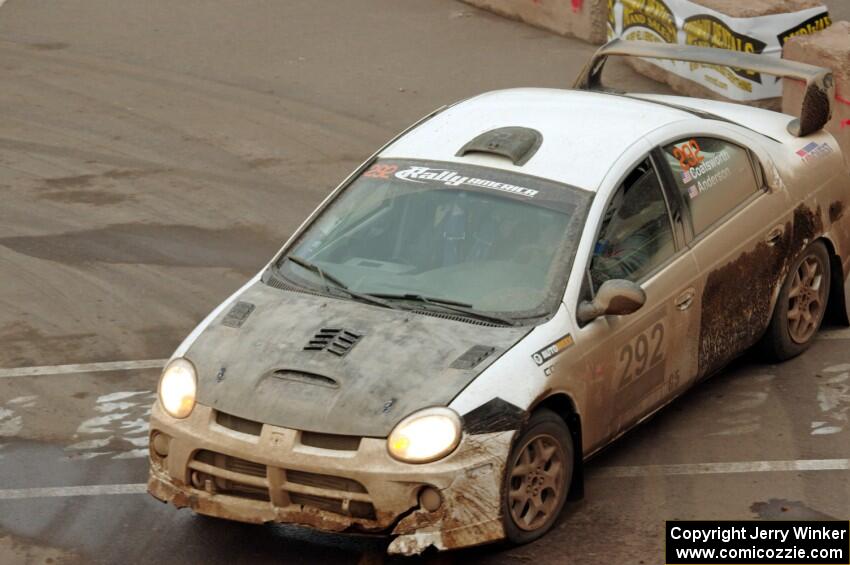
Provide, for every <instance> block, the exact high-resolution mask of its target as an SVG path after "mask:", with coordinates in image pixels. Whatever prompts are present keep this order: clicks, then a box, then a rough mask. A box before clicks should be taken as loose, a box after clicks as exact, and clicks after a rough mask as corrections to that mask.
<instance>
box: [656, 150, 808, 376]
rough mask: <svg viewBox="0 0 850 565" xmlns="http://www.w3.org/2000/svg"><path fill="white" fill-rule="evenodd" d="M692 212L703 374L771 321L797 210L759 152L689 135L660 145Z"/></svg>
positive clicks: (674, 183)
mask: <svg viewBox="0 0 850 565" xmlns="http://www.w3.org/2000/svg"><path fill="white" fill-rule="evenodd" d="M657 155H658V156H657V159H658V161H659V162H661V163H663V165H662V169H663V170H662V175H664V176H666V177H667V182H668V183H669V184H670V185H672V186H674V187H675V191H676V192H678V194H679V197H680V198H681V200H682V204H683V208H684V210H685V212H686V214H685V216H686V218H687V223H686V227H687V231H688V235H687V237H688V240H689V246H690V247H691V249H692V252H693V256H694V259H695V260H696V263H697V267H698V269H699V275H700V281H699V284H698V285H697V292H698V294H699V301H698V302H699V305H700V323H699V352H698V371H697V372H698V376H699V378H702V377H705V376H707V375H710V374H711V373H713V372H715V371H717V370H718V369H720V368H722V367H723V366H724V365H726V364H727V363H728V362H729V361H731V360H732V359H733V358H735V357H736V356H737V355H739V354H740V353H741V352H742V351H743V350H744V349H746V348H748V347H750V346H752V345H753V344H755V343H756V342H757V341H758V339H759V338H760V337H761V335H762V334H763V332H764V330H765V329H766V328H767V325H768V323H769V321H770V316H771V313H772V306H773V303H774V301H775V297H776V295H777V293H778V289H779V287H780V286H781V284H782V279H783V277H784V270H785V268H786V262H787V260H788V254H789V243H790V238H791V233H790V232H791V226H792V223H791V222H792V219H793V218H792V215H793V213H792V212H791V211H790V207H789V198H788V195H787V193H786V192H785V191H784V190H782V189H776V190H773V191H769V190H768V189H767V188H766V186H765V184H764V182H763V175H762V172H761V167H760V165H759V163H758V160H757V158H756V157H755V156H754V155H753V154H752V153H751V152H750V151H749V150H748V149H746V148H745V147H744V143H743V142H740V141H739V142H735V141H733V140H732V139H731V138H730V137H721V136H709V135H703V136H693V137H691V136H687V137H679V138H677V139H673V140H670V141H669V142H668V143H665V144H663V145H662V146H661V147H660V149H659V150H658V151H657Z"/></svg>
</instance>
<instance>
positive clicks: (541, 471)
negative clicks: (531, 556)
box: [502, 409, 573, 544]
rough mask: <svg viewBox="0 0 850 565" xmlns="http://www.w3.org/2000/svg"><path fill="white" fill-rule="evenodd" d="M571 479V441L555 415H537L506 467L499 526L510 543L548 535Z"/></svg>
mask: <svg viewBox="0 0 850 565" xmlns="http://www.w3.org/2000/svg"><path fill="white" fill-rule="evenodd" d="M572 476H573V441H572V437H571V436H570V432H569V430H568V429H567V426H566V424H565V423H564V421H563V420H562V419H561V418H560V417H559V416H558V415H557V414H555V413H554V412H552V411H551V410H547V409H541V410H538V411H537V412H535V413H534V414H533V415H532V416H531V418H530V419H529V421H528V424H527V425H526V426H525V429H524V430H523V431H522V433H521V434H520V436H519V438H518V439H517V441H516V442H515V443H514V447H513V448H512V449H511V453H510V455H509V456H508V461H507V465H506V467H505V482H504V488H503V489H502V521H503V523H504V527H505V535H506V537H507V539H508V541H509V542H511V543H514V544H524V543H528V542H531V541H534V540H536V539H537V538H539V537H541V536H542V535H543V534H545V533H546V532H548V531H549V529H551V527H552V525H553V524H554V523H555V521H556V520H557V518H558V516H559V515H560V514H561V510H563V508H564V503H565V502H566V500H567V493H568V492H569V489H570V483H571V481H572Z"/></svg>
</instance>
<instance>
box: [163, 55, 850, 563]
mask: <svg viewBox="0 0 850 565" xmlns="http://www.w3.org/2000/svg"><path fill="white" fill-rule="evenodd" d="M612 55H618V56H641V57H658V58H666V59H678V60H685V61H691V62H695V63H698V64H712V65H725V66H730V67H734V68H749V69H754V70H757V71H759V72H761V73H766V74H773V75H776V76H780V77H784V78H786V79H790V80H793V81H797V82H799V83H802V84H801V88H806V89H807V90H806V96H805V103H804V107H803V110H802V113H801V116H800V117H799V118H796V119H795V118H792V117H791V116H787V115H784V114H778V113H774V112H770V111H766V110H760V109H756V108H752V107H748V106H739V105H735V104H729V103H721V102H715V101H709V100H700V99H690V98H679V97H672V96H659V95H625V94H618V93H613V92H609V91H603V90H602V88H601V78H600V77H601V72H602V68H603V65H604V62H605V60H606V59H607V58H608V57H609V56H612ZM831 78H832V77H831V75H830V74H829V73H828V72H827V71H825V70H823V69H819V68H816V67H812V66H808V65H803V64H798V63H792V62H786V61H781V60H777V59H772V58H767V57H761V56H756V55H740V54H732V53H730V52H727V51H721V50H716V49H700V48H677V47H666V46H658V45H654V44H649V43H633V44H625V43H621V42H619V41H615V42H612V43H610V44H608V45H607V46H605V47H603V48H602V49H601V50H600V51H599V52H598V53H597V54H596V56H595V57H594V58H593V60H592V61H591V62H590V64H589V65H588V66H587V68H586V70H585V71H584V72H583V73H582V75H581V77H580V78H579V80H578V82H577V83H576V88H575V89H574V90H548V89H518V90H507V91H499V92H491V93H487V94H483V95H480V96H477V97H474V98H471V99H469V100H466V101H463V102H460V103H458V104H455V105H453V106H450V107H447V108H443V109H441V110H439V111H437V112H435V113H433V114H432V115H430V116H428V117H426V118H425V119H423V120H422V121H420V122H419V123H417V124H416V125H414V126H413V127H412V128H410V129H408V130H407V131H406V132H404V133H403V134H401V135H400V136H398V137H397V138H396V139H394V140H393V141H391V142H390V143H389V144H387V145H386V146H385V147H384V148H382V149H381V150H380V151H378V152H377V153H376V154H375V155H374V156H373V157H372V158H370V159H369V160H368V161H367V162H365V163H364V164H363V165H362V166H361V167H360V168H359V169H358V170H356V171H355V172H354V173H353V174H352V175H351V176H350V177H349V178H348V179H347V180H346V181H345V182H343V184H342V185H341V186H340V187H339V188H338V189H336V190H335V191H334V192H333V193H332V194H331V195H330V196H329V197H328V198H327V199H326V200H325V201H324V202H323V203H322V204H321V206H320V207H319V208H318V209H317V210H316V211H315V212H314V213H313V214H312V215H311V216H310V217H309V218H308V219H307V221H306V222H305V223H304V224H303V225H302V226H301V227H300V228H299V229H298V230H297V232H296V233H295V234H294V235H293V236H292V238H291V239H290V240H289V241H288V242H287V243H286V245H285V246H284V247H283V249H282V250H281V252H280V253H279V254H278V255H277V256H276V257H275V258H274V259H273V260H272V261H271V262H270V263H269V265H268V266H267V267H266V268H265V269H264V270H263V271H262V272H261V273H259V274H258V275H257V276H256V277H254V278H253V279H251V280H250V281H249V282H248V283H247V284H246V285H245V286H244V287H243V288H241V289H240V290H239V291H238V292H236V293H235V294H234V295H233V296H231V297H230V298H228V299H227V300H226V301H225V302H224V303H223V304H221V305H220V306H219V307H218V308H216V309H215V310H214V311H213V312H212V313H211V314H210V315H209V316H208V317H207V318H206V319H205V320H204V321H203V322H202V323H201V324H200V325H199V326H198V327H197V328H196V329H195V330H194V331H193V332H192V333H191V335H190V336H189V337H188V338H187V339H186V340H185V341H184V342H183V344H182V345H180V347H179V348H178V349H177V351H176V352H175V353H174V356H173V357H172V359H171V361H170V362H169V364H168V365H167V367H166V368H165V370H164V372H163V374H162V377H161V380H160V384H159V399H158V401H157V402H156V404H155V406H154V409H153V415H152V417H151V423H150V430H151V431H150V434H151V435H150V481H149V483H148V488H149V490H150V492H151V494H153V496H155V497H156V498H158V499H160V500H163V501H168V502H170V503H173V504H174V505H176V506H178V507H189V508H191V509H192V510H194V511H195V512H198V513H201V514H206V515H211V516H217V517H220V518H227V519H232V520H240V521H244V522H254V523H266V522H283V523H292V524H300V525H304V526H308V527H312V528H316V529H320V530H324V531H333V532H359V533H380V534H384V535H387V536H388V537H389V539H390V543H389V552H390V553H401V554H416V553H420V552H422V551H424V550H426V549H428V548H429V547H432V546H433V547H434V548H437V549H440V550H443V549H450V548H457V547H462V546H469V545H474V544H481V543H485V542H492V541H496V540H503V539H507V540H508V541H510V542H513V543H524V542H528V541H531V540H533V539H536V538H538V537H540V536H541V535H543V534H544V533H545V532H546V531H547V530H548V529H549V528H550V527H551V526H552V524H553V522H554V521H555V520H556V519H557V517H558V515H559V513H560V512H561V510H562V508H563V506H564V504H565V501H566V500H567V499H568V498H570V497H577V496H581V495H582V490H583V489H582V476H583V474H582V468H583V464H584V462H585V461H586V460H587V459H588V458H589V457H591V456H592V455H593V454H594V453H596V452H597V451H599V450H600V449H602V448H603V447H604V446H606V445H607V444H609V443H610V442H611V441H613V440H614V439H615V438H617V437H618V436H620V435H621V434H623V433H624V432H626V431H627V430H629V429H630V428H632V427H633V426H635V425H636V424H638V423H639V422H641V421H642V420H644V419H646V418H647V417H649V416H650V415H652V414H653V413H654V412H655V411H657V410H659V409H660V408H661V407H663V406H664V405H666V404H668V403H669V402H670V401H672V400H673V399H674V398H676V397H677V396H678V395H680V394H681V393H682V392H683V391H685V390H686V389H687V388H688V387H690V386H692V385H693V384H694V383H696V382H697V381H699V380H700V379H702V378H704V377H706V376H709V375H711V374H712V373H714V372H716V371H718V370H719V369H721V368H722V367H723V366H724V365H726V364H727V363H728V362H729V361H730V360H732V359H734V358H735V357H736V356H738V355H740V354H741V353H742V352H743V351H745V350H746V349H748V348H750V347H752V346H755V345H758V346H760V347H761V348H762V349H763V350H764V351H765V352H767V353H768V354H769V355H771V356H772V357H773V358H775V359H780V360H781V359H787V358H790V357H793V356H794V355H797V354H799V353H801V352H802V351H803V350H805V349H806V348H807V347H808V346H809V345H810V344H811V343H812V340H813V338H814V336H815V333H816V332H817V330H818V328H819V326H820V324H821V321H822V320H823V318H824V315H825V314H827V313H829V314H830V315H832V316H834V317H835V318H836V319H837V320H839V321H840V322H843V323H846V322H847V308H846V307H847V302H846V299H845V296H846V294H847V289H848V285H847V282H846V281H847V274H848V272H850V270H848V269H849V268H850V215H848V214H847V211H846V206H847V204H848V191H850V177H848V174H847V172H846V163H845V161H844V157H843V156H842V153H841V151H840V149H839V146H838V145H837V144H836V141H835V139H834V138H833V137H832V136H830V135H829V134H827V133H824V132H823V131H822V127H823V125H824V124H825V123H826V121H827V120H828V119H829V116H830V102H829V101H830V96H831V93H830V88H831V82H832V81H831Z"/></svg>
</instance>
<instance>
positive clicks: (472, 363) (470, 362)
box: [451, 345, 496, 370]
mask: <svg viewBox="0 0 850 565" xmlns="http://www.w3.org/2000/svg"><path fill="white" fill-rule="evenodd" d="M494 351H496V349H495V348H493V347H488V346H486V345H473V346H472V347H470V348H469V349H468V350H467V352H466V353H464V354H463V355H461V356H460V357H458V358H457V359H455V360H454V363H452V364H451V368H452V369H461V370H467V369H474V368H475V367H476V366H477V365H478V364H479V363H481V362H482V361H484V360H485V359H487V358H488V357H490V355H492V354H493V352H494Z"/></svg>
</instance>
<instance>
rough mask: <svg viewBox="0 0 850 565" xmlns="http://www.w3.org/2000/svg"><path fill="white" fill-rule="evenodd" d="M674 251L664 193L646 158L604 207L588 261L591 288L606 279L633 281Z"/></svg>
mask: <svg viewBox="0 0 850 565" xmlns="http://www.w3.org/2000/svg"><path fill="white" fill-rule="evenodd" d="M675 253H676V246H675V243H674V240H673V227H672V225H671V224H670V216H669V214H668V211H667V203H666V201H665V199H664V193H663V190H662V188H661V184H660V182H659V180H658V175H657V174H656V172H655V169H654V168H653V166H652V162H651V161H650V160H649V159H646V160H645V161H643V162H642V163H640V164H639V165H638V166H637V167H635V169H634V170H633V171H632V172H631V173H629V175H628V176H627V177H626V180H625V181H623V184H622V185H621V186H620V188H619V189H617V192H616V194H615V195H614V198H613V199H612V200H611V202H610V204H608V208H607V209H606V210H605V214H604V215H603V218H602V228H601V230H600V232H599V238H598V239H597V241H596V245H595V247H594V250H593V259H592V260H591V263H590V276H591V280H592V281H593V286H594V289H598V288H599V286H600V285H601V284H602V283H603V282H605V281H607V280H610V279H626V280H629V281H632V282H637V281H639V280H640V279H642V278H643V277H645V276H646V275H648V274H649V273H651V272H652V271H654V270H655V269H656V268H657V267H658V266H659V265H661V264H662V263H664V262H665V261H666V260H667V259H669V258H670V257H672V256H673V255H674V254H675Z"/></svg>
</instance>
